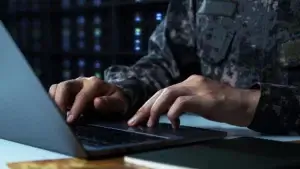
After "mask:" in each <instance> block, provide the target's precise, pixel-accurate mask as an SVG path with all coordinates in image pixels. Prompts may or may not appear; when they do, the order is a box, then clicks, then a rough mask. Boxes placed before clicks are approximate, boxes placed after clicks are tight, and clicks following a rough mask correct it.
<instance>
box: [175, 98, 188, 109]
mask: <svg viewBox="0 0 300 169" xmlns="http://www.w3.org/2000/svg"><path fill="white" fill-rule="evenodd" d="M185 103H186V98H185V97H178V98H177V99H176V104H177V105H178V107H183V106H184V105H185Z"/></svg>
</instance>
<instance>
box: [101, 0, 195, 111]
mask: <svg viewBox="0 0 300 169" xmlns="http://www.w3.org/2000/svg"><path fill="white" fill-rule="evenodd" d="M187 2H188V1H177V0H175V1H171V2H170V4H169V7H168V11H167V15H166V18H165V19H164V20H163V21H162V22H161V23H160V24H159V26H158V27H157V28H156V29H155V30H154V32H153V33H152V35H151V36H150V38H149V42H148V55H146V56H144V57H142V58H141V59H140V60H139V61H137V62H136V63H135V64H134V65H132V66H119V65H118V66H112V67H110V68H108V69H107V70H106V71H105V81H107V82H109V83H112V84H115V85H117V86H119V87H120V88H122V89H123V91H124V93H125V95H126V96H127V98H128V102H129V109H127V111H126V112H127V113H126V115H128V116H131V115H133V113H135V111H136V110H137V109H138V108H139V107H140V106H142V104H144V102H145V101H147V100H148V99H149V98H150V97H151V96H152V95H153V94H154V93H155V92H157V91H158V90H159V89H162V88H165V87H167V86H169V85H172V84H174V83H176V82H177V81H179V79H182V78H186V77H185V76H186V75H187V74H189V73H188V72H187V70H188V69H187V68H188V67H190V66H189V63H197V61H195V60H194V57H193V55H190V54H189V53H192V52H191V51H193V48H194V41H193V39H194V36H193V30H194V28H193V26H194V25H193V24H194V23H193V16H192V15H189V14H188V13H190V12H192V11H191V10H189V7H191V6H189V5H188V4H187ZM175 48H176V49H175ZM174 49H175V50H174ZM177 49H180V51H177ZM183 54H185V55H183ZM183 60H184V61H183Z"/></svg>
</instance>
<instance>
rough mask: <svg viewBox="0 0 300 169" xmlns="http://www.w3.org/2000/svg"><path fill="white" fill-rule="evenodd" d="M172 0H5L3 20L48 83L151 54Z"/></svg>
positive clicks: (0, 7) (95, 72)
mask: <svg viewBox="0 0 300 169" xmlns="http://www.w3.org/2000/svg"><path fill="white" fill-rule="evenodd" d="M167 5H168V0H1V2H0V11H1V15H0V16H1V18H0V19H1V20H2V21H3V22H4V24H5V26H6V28H7V29H8V30H9V32H10V34H11V36H12V37H13V39H14V40H15V42H16V43H17V45H18V46H19V48H20V49H21V51H22V52H23V54H24V55H25V56H26V58H27V60H28V62H29V63H30V65H31V66H32V68H33V69H34V71H35V73H36V75H37V76H38V77H39V78H40V80H41V81H42V83H43V85H44V87H45V88H48V87H49V86H50V85H51V84H53V83H57V82H60V81H63V80H67V79H71V78H76V77H78V76H93V75H96V76H98V77H99V78H101V77H103V72H104V70H105V69H106V68H107V67H109V66H111V65H114V64H122V65H131V64H133V63H134V62H135V61H137V60H138V59H139V58H140V57H142V56H144V55H146V54H147V46H148V38H149V36H150V35H151V33H152V32H153V30H154V29H155V27H156V26H157V25H158V24H159V23H160V22H161V21H162V19H163V17H164V15H165V13H166V9H167Z"/></svg>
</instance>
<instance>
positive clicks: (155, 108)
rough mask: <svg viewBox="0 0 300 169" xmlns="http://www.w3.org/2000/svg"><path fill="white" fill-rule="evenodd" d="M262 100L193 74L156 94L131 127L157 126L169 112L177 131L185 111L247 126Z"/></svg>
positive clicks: (145, 105) (255, 93)
mask: <svg viewBox="0 0 300 169" xmlns="http://www.w3.org/2000/svg"><path fill="white" fill-rule="evenodd" d="M259 97H260V92H259V91H258V90H246V89H237V88H233V87H231V86H229V85H226V84H222V83H220V82H217V81H213V80H211V79H208V78H205V77H203V76H198V75H193V76H190V77H189V78H188V79H186V80H185V81H183V82H181V83H178V84H175V85H172V86H170V87H167V88H164V89H162V90H160V91H158V92H157V93H156V94H154V95H153V96H152V97H151V98H150V99H149V100H148V101H147V102H146V103H145V104H144V105H143V106H142V107H141V108H140V109H139V110H138V111H137V113H136V114H135V115H134V116H133V117H132V118H131V119H130V120H129V122H128V125H129V126H135V125H138V124H140V123H142V122H145V121H148V123H147V125H148V127H152V126H154V125H155V124H157V122H158V120H159V117H160V115H162V114H163V113H166V112H167V116H168V118H169V120H170V121H171V123H172V126H173V127H174V128H177V127H179V123H180V122H179V116H180V115H181V114H182V113H183V112H192V113H197V114H199V115H201V116H203V117H204V118H207V119H209V120H213V121H218V122H225V123H229V124H232V125H236V126H243V127H246V126H248V125H249V124H250V123H251V121H252V119H253V116H254V112H255V108H256V106H257V104H258V100H259Z"/></svg>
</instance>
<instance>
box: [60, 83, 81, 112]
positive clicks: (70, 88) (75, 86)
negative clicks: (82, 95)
mask: <svg viewBox="0 0 300 169" xmlns="http://www.w3.org/2000/svg"><path fill="white" fill-rule="evenodd" d="M80 88H81V85H80V82H79V81H76V80H68V81H65V82H62V83H60V84H58V85H57V87H56V91H55V98H54V100H55V102H56V104H57V106H58V107H59V108H60V110H61V111H63V112H65V111H67V107H68V106H69V105H70V104H71V102H72V96H73V95H75V94H76V93H77V92H79V91H80Z"/></svg>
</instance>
